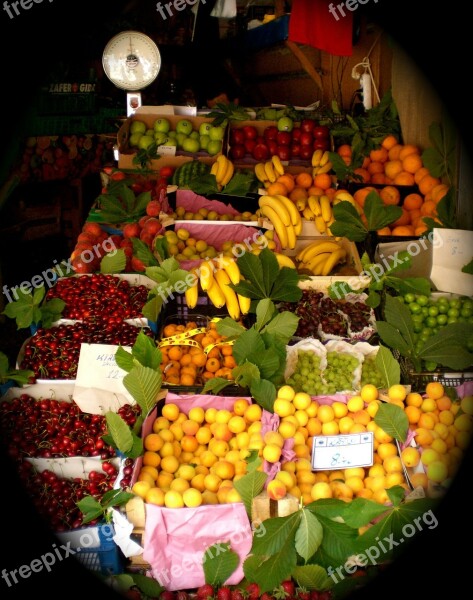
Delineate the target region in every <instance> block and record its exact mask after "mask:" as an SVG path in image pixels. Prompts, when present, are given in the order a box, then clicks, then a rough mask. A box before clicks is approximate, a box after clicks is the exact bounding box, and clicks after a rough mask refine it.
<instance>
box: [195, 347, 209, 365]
mask: <svg viewBox="0 0 473 600" xmlns="http://www.w3.org/2000/svg"><path fill="white" fill-rule="evenodd" d="M192 362H193V364H194V365H195V366H196V367H203V366H205V363H206V362H207V355H206V354H205V353H204V352H202V351H201V350H199V351H198V352H196V353H195V354H192Z"/></svg>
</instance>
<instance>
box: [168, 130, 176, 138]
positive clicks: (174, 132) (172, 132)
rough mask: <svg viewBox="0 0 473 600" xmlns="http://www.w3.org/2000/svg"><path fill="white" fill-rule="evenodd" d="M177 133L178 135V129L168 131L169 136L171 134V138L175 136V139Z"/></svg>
mask: <svg viewBox="0 0 473 600" xmlns="http://www.w3.org/2000/svg"><path fill="white" fill-rule="evenodd" d="M176 135H177V131H174V130H172V131H168V136H169V137H170V138H174V139H176Z"/></svg>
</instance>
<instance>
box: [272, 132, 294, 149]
mask: <svg viewBox="0 0 473 600" xmlns="http://www.w3.org/2000/svg"><path fill="white" fill-rule="evenodd" d="M276 141H277V143H278V146H289V144H290V143H291V142H292V135H291V134H290V133H289V131H278V136H277V138H276Z"/></svg>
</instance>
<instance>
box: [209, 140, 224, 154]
mask: <svg viewBox="0 0 473 600" xmlns="http://www.w3.org/2000/svg"><path fill="white" fill-rule="evenodd" d="M221 151H222V142H221V141H220V140H212V139H211V140H210V141H209V143H208V144H207V152H208V153H209V154H210V156H215V155H216V154H218V153H219V152H221Z"/></svg>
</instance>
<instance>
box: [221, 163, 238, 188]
mask: <svg viewBox="0 0 473 600" xmlns="http://www.w3.org/2000/svg"><path fill="white" fill-rule="evenodd" d="M234 172H235V165H234V164H233V163H232V161H231V160H229V161H228V164H227V170H226V171H225V174H224V176H223V177H222V180H221V181H220V183H221V185H222V186H223V187H225V186H226V185H227V183H228V182H229V181H230V179H231V178H232V177H233V173H234Z"/></svg>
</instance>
